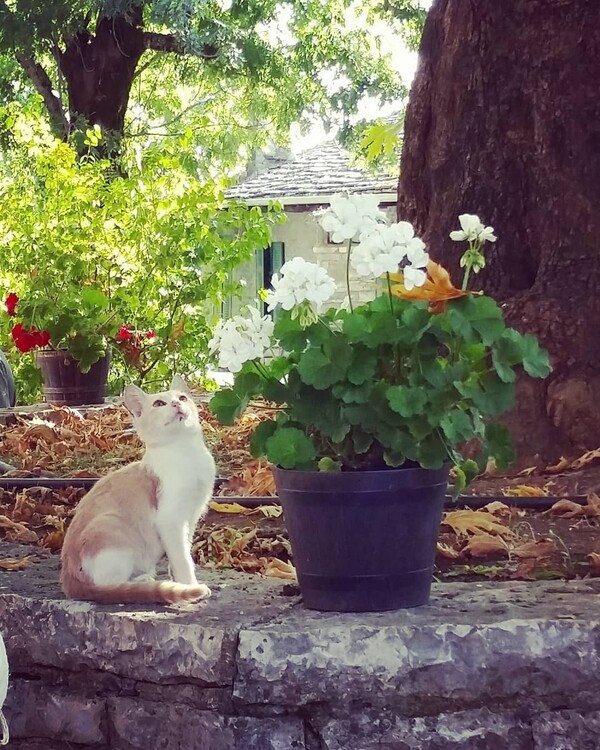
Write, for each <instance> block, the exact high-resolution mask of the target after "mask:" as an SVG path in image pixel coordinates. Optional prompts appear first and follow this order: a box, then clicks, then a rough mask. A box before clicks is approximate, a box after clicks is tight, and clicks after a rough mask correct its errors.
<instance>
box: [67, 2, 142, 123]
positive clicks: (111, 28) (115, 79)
mask: <svg viewBox="0 0 600 750" xmlns="http://www.w3.org/2000/svg"><path fill="white" fill-rule="evenodd" d="M141 25H142V11H141V8H137V9H135V10H134V12H132V13H131V14H129V15H128V16H127V17H123V16H120V17H119V16H117V17H115V18H101V19H100V20H99V21H98V23H97V25H96V30H95V33H94V34H90V33H89V32H88V31H87V30H83V31H80V32H79V33H77V34H75V35H74V36H73V37H72V38H71V39H69V41H68V43H67V44H66V46H65V49H64V50H63V51H60V50H57V52H56V55H57V57H58V62H59V65H60V70H61V73H62V74H63V76H64V78H65V81H66V84H67V93H68V100H69V115H70V120H71V123H77V122H78V121H79V122H83V123H85V124H86V125H88V124H89V125H96V124H97V125H100V127H101V128H102V129H103V130H109V131H112V132H113V133H116V134H122V133H123V128H124V123H125V112H126V111H127V104H128V102H129V92H130V90H131V86H132V83H133V78H134V76H135V70H136V68H137V65H138V62H139V60H140V57H141V56H142V54H143V52H144V37H143V32H142V29H141Z"/></svg>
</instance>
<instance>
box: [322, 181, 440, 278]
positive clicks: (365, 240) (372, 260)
mask: <svg viewBox="0 0 600 750" xmlns="http://www.w3.org/2000/svg"><path fill="white" fill-rule="evenodd" d="M320 223H321V226H322V227H323V229H325V231H326V232H330V233H331V236H332V239H333V241H334V242H342V241H344V240H346V241H347V242H348V251H349V252H350V265H351V266H352V268H353V269H354V271H355V273H356V275H357V276H358V277H359V278H361V279H377V278H379V277H380V276H381V275H382V274H384V273H397V272H398V270H402V272H403V273H404V285H405V287H406V288H407V289H413V288H414V287H415V286H422V285H423V284H424V283H425V279H426V278H427V274H426V272H425V268H427V264H428V263H429V255H428V254H427V253H426V252H425V243H424V242H423V240H421V239H420V238H419V237H415V231H414V229H413V227H412V224H410V223H409V222H408V221H399V222H397V223H394V224H388V222H387V218H386V216H385V214H384V213H383V212H382V211H380V210H379V206H378V204H377V198H376V197H375V196H374V195H369V194H357V195H336V196H335V197H334V198H333V199H332V200H331V203H330V205H329V208H328V209H327V210H326V211H325V212H324V213H322V214H321V217H320ZM332 229H334V231H333V232H332ZM356 240H358V244H357V245H356V246H355V247H352V245H353V243H354V242H355V241H356Z"/></svg>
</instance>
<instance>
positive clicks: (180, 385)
mask: <svg viewBox="0 0 600 750" xmlns="http://www.w3.org/2000/svg"><path fill="white" fill-rule="evenodd" d="M171 390H172V391H181V392H182V393H189V394H190V395H191V391H190V389H189V386H188V384H187V383H186V382H185V380H184V379H183V378H182V377H181V375H177V374H175V375H173V380H171Z"/></svg>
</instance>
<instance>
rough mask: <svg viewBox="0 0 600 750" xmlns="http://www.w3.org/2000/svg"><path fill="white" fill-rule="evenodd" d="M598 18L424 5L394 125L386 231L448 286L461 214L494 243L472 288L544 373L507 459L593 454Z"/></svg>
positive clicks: (569, 3)
mask: <svg viewBox="0 0 600 750" xmlns="http://www.w3.org/2000/svg"><path fill="white" fill-rule="evenodd" d="M599 29H600V2H598V0H503V1H502V2H498V0H476V2H475V1H474V0H434V4H433V7H432V9H431V11H430V13H429V15H428V18H427V21H426V24H425V29H424V33H423V39H422V43H421V50H420V64H419V68H418V71H417V75H416V78H415V81H414V84H413V88H412V91H411V96H410V101H409V106H408V110H407V113H406V122H405V140H404V150H403V154H402V160H401V178H400V182H399V193H398V197H399V200H398V217H399V218H401V219H407V220H409V221H411V222H413V224H414V225H415V229H416V231H417V232H418V233H419V234H420V235H421V236H422V237H423V238H424V240H425V242H426V243H427V245H428V247H429V251H430V253H431V255H432V256H433V258H434V259H435V260H437V261H440V262H441V263H443V264H444V265H445V266H446V267H448V269H449V270H450V272H451V275H452V276H453V278H455V279H456V280H460V278H461V276H462V274H459V269H458V258H459V256H460V254H461V252H462V248H461V247H459V246H458V245H457V243H455V242H452V241H451V240H450V239H449V238H448V234H449V232H450V230H452V229H455V228H458V220H457V216H458V214H460V213H475V214H478V215H479V216H480V218H481V219H482V221H484V223H486V224H491V225H492V226H494V227H495V229H496V233H497V235H498V241H497V242H496V243H495V245H493V246H492V245H489V244H488V245H487V259H488V267H487V268H486V269H485V271H484V272H483V273H481V274H479V276H478V277H476V279H475V282H474V284H473V286H475V287H476V288H483V289H485V290H486V292H488V293H489V294H491V295H492V296H494V297H495V298H496V299H497V300H499V301H501V302H503V303H504V304H505V312H506V317H507V319H508V321H509V322H510V323H511V324H512V325H514V326H516V327H517V328H520V329H521V330H527V331H530V332H532V333H535V334H536V335H537V336H538V337H539V339H540V342H541V343H542V345H543V346H545V347H546V348H547V349H548V350H549V351H550V354H551V359H552V363H553V366H554V371H553V373H552V375H551V376H550V377H549V378H548V379H547V380H546V381H544V382H542V383H541V384H540V382H538V381H531V380H530V379H528V378H526V377H523V378H522V379H521V381H520V382H519V384H518V393H519V408H518V409H517V410H515V412H514V413H513V414H511V415H508V417H507V420H506V421H507V423H508V424H509V426H510V427H511V428H512V429H513V432H515V433H516V435H515V436H516V438H517V444H518V447H519V449H520V455H521V458H522V459H523V460H524V461H528V460H530V459H531V458H532V457H535V455H536V454H539V456H541V457H542V458H543V459H545V460H552V459H554V458H556V457H557V455H560V453H561V452H563V453H568V454H574V453H576V452H578V451H579V452H580V451H582V450H584V449H589V448H597V447H598V446H600V334H599V332H598V321H599V320H600V300H599V297H598V296H596V293H595V292H596V290H597V289H598V288H600V257H599V252H600V239H599V238H600V95H599V92H600V33H598V30H599Z"/></svg>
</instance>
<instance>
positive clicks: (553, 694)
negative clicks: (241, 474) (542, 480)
mask: <svg viewBox="0 0 600 750" xmlns="http://www.w3.org/2000/svg"><path fill="white" fill-rule="evenodd" d="M23 551H24V550H23ZM23 551H21V552H20V553H19V554H22V553H23ZM5 554H6V553H5ZM11 554H15V551H14V550H11ZM57 575H58V564H57V560H56V558H55V557H51V556H47V557H43V558H42V559H40V561H39V562H38V563H37V564H36V565H35V566H34V567H33V568H30V569H28V570H25V571H22V572H12V573H6V572H3V573H0V630H1V631H2V633H3V634H4V638H5V641H6V645H7V650H8V654H9V661H10V665H11V680H10V688H9V695H8V698H7V703H6V704H5V707H4V708H5V713H6V715H7V718H8V720H9V723H10V727H11V732H12V739H11V743H10V745H9V747H10V748H11V750H12V749H13V748H14V749H15V750H17V749H19V748H28V749H30V750H42V748H43V750H58V749H59V748H60V750H64V749H65V748H82V749H83V748H89V749H90V750H109V749H110V750H133V749H134V748H135V749H137V748H140V749H142V748H143V750H151V749H152V750H155V749H156V750H159V749H160V750H176V749H181V750H196V749H198V750H200V749H202V750H293V749H298V750H375V748H385V749H386V750H413V749H414V750H505V749H509V750H526V749H527V750H529V749H531V750H570V749H572V750H597V749H598V748H600V656H599V652H598V643H599V639H600V581H595V580H592V581H580V582H571V583H564V582H546V583H533V582H532V583H515V584H498V583H487V584H461V583H457V584H443V585H436V586H435V587H434V596H433V598H432V602H431V604H430V605H429V606H427V607H420V608H418V609H415V610H404V611H398V612H388V613H379V614H354V615H352V614H346V615H342V614H327V613H319V612H310V611H308V610H306V609H304V607H303V606H302V604H301V601H300V599H299V596H298V595H297V593H296V591H295V590H294V587H290V586H289V585H287V586H286V585H284V584H283V583H282V582H279V581H275V580H265V579H260V578H258V577H250V576H246V575H243V574H229V575H227V574H218V573H210V574H206V575H204V576H202V577H203V578H204V580H207V582H208V583H209V584H210V585H211V586H213V588H214V596H213V598H212V599H211V600H209V601H208V602H207V603H206V604H204V605H202V606H194V607H191V606H188V607H184V608H175V607H168V608H158V609H153V608H150V607H146V608H141V609H140V608H132V607H123V606H121V607H119V606H96V605H92V604H88V603H82V602H71V601H65V600H63V599H62V598H61V596H60V593H59V591H58V590H57V586H56V580H57Z"/></svg>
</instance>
